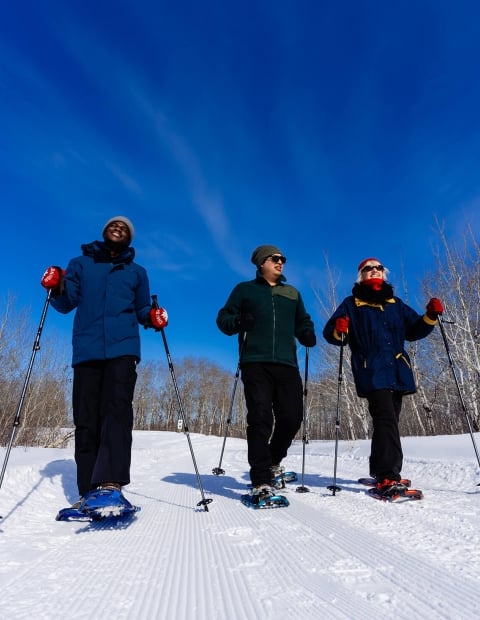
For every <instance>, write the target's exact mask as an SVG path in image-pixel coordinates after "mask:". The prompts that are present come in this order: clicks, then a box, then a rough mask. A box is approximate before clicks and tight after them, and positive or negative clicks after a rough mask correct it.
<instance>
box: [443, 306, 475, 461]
mask: <svg viewBox="0 0 480 620" xmlns="http://www.w3.org/2000/svg"><path fill="white" fill-rule="evenodd" d="M444 323H450V324H453V323H454V321H446V320H445V319H444V318H443V317H441V316H439V317H438V324H439V326H440V333H441V334H442V338H443V344H444V345H445V351H446V352H447V357H448V363H449V364H450V368H451V369H452V374H453V379H454V381H455V385H456V386H457V392H458V397H459V399H460V404H461V405H462V410H463V413H464V414H465V419H466V420H467V426H468V430H469V433H470V437H471V438H472V443H473V449H474V450H475V455H476V457H477V463H478V465H479V467H480V457H479V454H478V448H477V444H476V443H475V437H474V436H473V427H472V421H471V420H470V416H469V414H468V411H467V407H466V406H465V401H464V399H463V396H462V390H461V389H460V384H459V382H458V377H457V372H456V370H455V365H454V363H453V359H452V356H451V354H450V347H449V346H448V341H447V336H446V334H445V328H444V327H443V324H444Z"/></svg>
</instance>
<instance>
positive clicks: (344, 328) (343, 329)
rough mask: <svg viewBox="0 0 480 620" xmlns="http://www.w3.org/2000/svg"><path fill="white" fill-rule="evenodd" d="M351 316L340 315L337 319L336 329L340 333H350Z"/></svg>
mask: <svg viewBox="0 0 480 620" xmlns="http://www.w3.org/2000/svg"><path fill="white" fill-rule="evenodd" d="M349 323H350V318H349V317H348V316H339V317H338V319H337V320H336V321H335V329H336V330H337V332H338V333H339V334H348V324H349Z"/></svg>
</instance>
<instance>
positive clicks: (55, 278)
mask: <svg viewBox="0 0 480 620" xmlns="http://www.w3.org/2000/svg"><path fill="white" fill-rule="evenodd" d="M64 279H65V269H62V268H61V267H48V268H47V269H46V271H45V273H44V274H43V276H42V279H41V280H40V284H41V285H42V286H43V287H44V288H46V289H49V290H50V289H51V290H56V289H58V290H60V289H61V288H62V287H63V282H64Z"/></svg>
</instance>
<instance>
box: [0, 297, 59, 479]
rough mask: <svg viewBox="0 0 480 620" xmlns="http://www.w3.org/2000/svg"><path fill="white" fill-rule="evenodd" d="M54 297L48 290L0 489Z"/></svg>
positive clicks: (1, 476)
mask: <svg viewBox="0 0 480 620" xmlns="http://www.w3.org/2000/svg"><path fill="white" fill-rule="evenodd" d="M51 296H52V290H51V289H48V291H47V298H46V299H45V304H44V306H43V311H42V317H41V319H40V324H39V326H38V329H37V335H36V336H35V340H34V343H33V350H32V355H31V356H30V362H29V364H28V369H27V374H26V376H25V381H24V383H23V389H22V393H21V396H20V400H19V401H18V406H17V412H16V414H15V419H14V421H13V427H12V432H11V435H10V441H9V442H8V445H7V452H6V454H5V459H4V461H3V467H2V473H1V474H0V489H1V488H2V483H3V477H4V475H5V470H6V469H7V463H8V459H9V457H10V452H11V450H12V446H13V441H14V439H15V435H16V432H17V429H18V427H19V426H20V415H21V413H22V409H23V403H24V402H25V396H26V394H27V387H28V384H29V381H30V375H31V374H32V368H33V362H34V361H35V356H36V354H37V351H38V350H39V349H40V336H41V335H42V330H43V325H44V323H45V317H46V316H47V310H48V306H49V304H50V298H51Z"/></svg>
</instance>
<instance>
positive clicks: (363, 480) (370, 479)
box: [357, 477, 412, 487]
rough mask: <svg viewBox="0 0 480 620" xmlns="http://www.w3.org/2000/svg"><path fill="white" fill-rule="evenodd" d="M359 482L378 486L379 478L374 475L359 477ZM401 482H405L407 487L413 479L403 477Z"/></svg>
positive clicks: (367, 485)
mask: <svg viewBox="0 0 480 620" xmlns="http://www.w3.org/2000/svg"><path fill="white" fill-rule="evenodd" d="M357 482H358V483H359V484H363V485H365V486H366V487H374V486H376V484H377V482H378V480H377V479H376V478H373V477H368V478H359V479H358V481H357ZM400 483H401V484H404V485H405V486H406V487H409V486H410V485H411V484H412V481H411V480H409V479H408V478H401V479H400Z"/></svg>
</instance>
